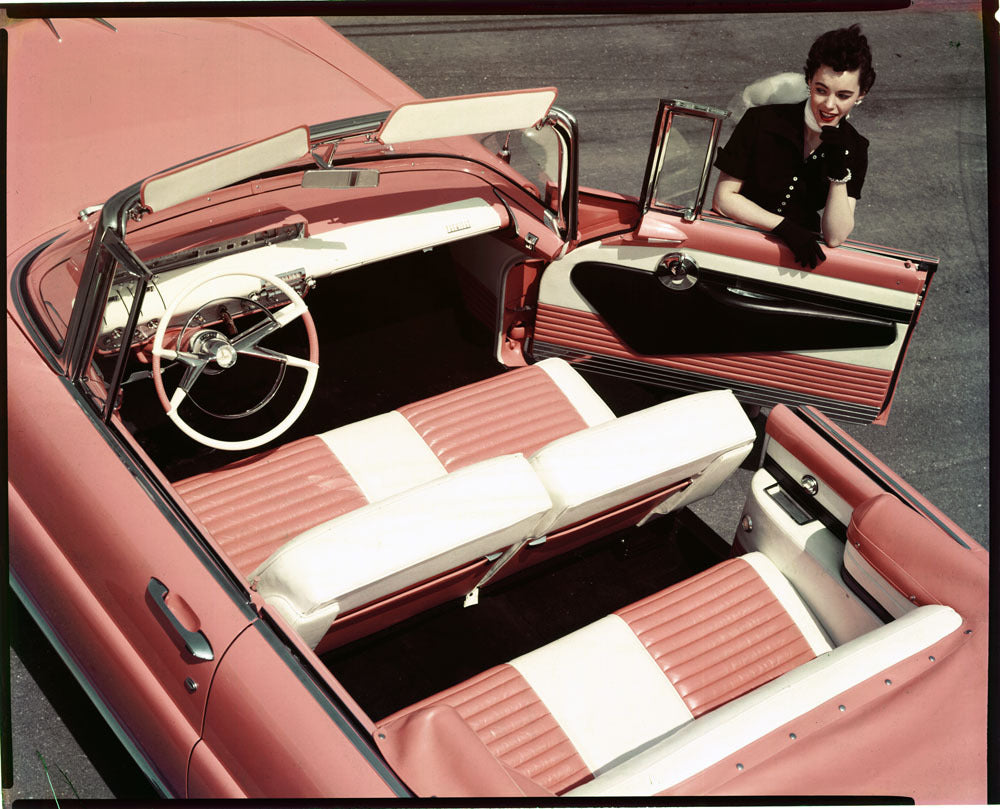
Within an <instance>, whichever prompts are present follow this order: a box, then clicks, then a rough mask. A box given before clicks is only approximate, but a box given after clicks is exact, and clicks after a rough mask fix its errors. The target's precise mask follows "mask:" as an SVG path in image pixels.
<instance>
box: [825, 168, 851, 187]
mask: <svg viewBox="0 0 1000 809" xmlns="http://www.w3.org/2000/svg"><path fill="white" fill-rule="evenodd" d="M826 179H827V180H828V181H829V182H831V183H833V184H834V185H843V184H844V183H849V182H850V181H851V170H850V169H848V170H847V176H846V177H844V178H843V179H842V180H834V179H833V177H827V178H826Z"/></svg>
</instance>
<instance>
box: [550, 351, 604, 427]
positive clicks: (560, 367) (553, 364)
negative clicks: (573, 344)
mask: <svg viewBox="0 0 1000 809" xmlns="http://www.w3.org/2000/svg"><path fill="white" fill-rule="evenodd" d="M535 365H536V366H537V367H538V368H541V369H542V370H543V371H545V373H547V374H548V375H549V377H550V378H551V379H552V381H553V382H555V383H556V385H558V386H559V390H561V391H562V392H563V394H565V396H566V398H567V399H569V400H570V402H572V403H573V407H575V408H576V412H577V413H579V414H580V418H582V419H583V420H584V421H585V422H586V423H587V426H588V427H594V426H596V425H598V424H604V423H605V422H608V421H613V420H614V418H615V414H614V411H613V410H612V409H611V408H610V407H608V406H607V405H606V404H605V403H604V400H603V399H602V398H601V397H600V396H598V395H597V393H595V392H594V389H593V388H592V387H590V385H589V384H588V383H587V381H586V380H585V379H584V378H583V377H582V376H580V374H579V372H578V371H577V370H576V369H575V368H574V367H573V366H572V365H570V364H569V363H568V362H566V360H564V359H561V358H560V357H549V358H548V359H545V360H542V361H541V362H537V363H535Z"/></svg>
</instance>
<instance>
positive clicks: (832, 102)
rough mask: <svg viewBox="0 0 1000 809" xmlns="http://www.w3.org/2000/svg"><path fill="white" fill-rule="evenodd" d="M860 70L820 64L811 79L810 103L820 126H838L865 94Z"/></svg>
mask: <svg viewBox="0 0 1000 809" xmlns="http://www.w3.org/2000/svg"><path fill="white" fill-rule="evenodd" d="M860 72H861V71H860V70H845V71H841V72H839V73H838V72H837V71H835V70H834V69H833V68H832V67H830V66H829V65H820V67H819V70H817V71H816V72H815V73H813V76H812V78H811V79H810V80H809V104H810V105H811V106H812V111H813V115H815V116H816V121H817V122H818V123H819V125H820V126H837V125H838V124H839V123H840V121H841V119H842V118H844V117H846V115H847V113H849V112H850V111H851V109H852V108H853V107H854V105H855V104H857V103H858V102H859V101H860V100H861V99H862V98H864V94H863V93H862V92H861V85H860V83H859V82H858V75H859V73H860Z"/></svg>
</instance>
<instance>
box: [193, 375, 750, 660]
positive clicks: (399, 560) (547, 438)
mask: <svg viewBox="0 0 1000 809" xmlns="http://www.w3.org/2000/svg"><path fill="white" fill-rule="evenodd" d="M754 437H755V434H754V430H753V427H752V425H751V424H750V422H749V421H748V420H747V418H746V416H745V415H744V413H743V410H742V408H741V407H740V405H739V403H738V402H737V401H736V399H735V398H734V397H733V395H732V393H730V392H729V391H710V392H707V393H700V394H694V395H692V396H686V397H683V398H681V399H677V400H674V401H671V402H665V403H663V404H661V405H657V406H655V407H651V408H648V409H646V410H641V411H638V412H636V413H631V414H628V415H626V416H623V417H620V418H616V417H615V416H614V414H613V412H612V411H611V410H610V409H609V408H608V407H607V405H606V404H605V403H604V402H603V401H602V400H601V399H600V397H598V396H597V394H596V393H594V391H593V390H592V389H591V388H590V386H589V385H587V383H586V382H585V381H584V380H583V378H582V377H581V376H580V375H579V374H578V373H577V372H576V371H575V370H574V369H573V368H572V367H571V366H570V365H569V364H568V363H566V362H565V361H563V360H561V359H548V360H544V361H543V362H540V363H538V364H536V365H533V366H529V367H526V368H522V369H518V370H515V371H510V372H507V373H505V374H502V375H501V376H499V377H495V378H492V379H488V380H485V381H483V382H479V383H474V384H472V385H467V386H465V387H463V388H459V389H457V390H454V391H450V392H448V393H445V394H442V395H440V396H436V397H433V398H430V399H426V400H423V401H421V402H417V403H415V404H411V405H407V406H406V407H402V408H399V409H398V410H395V411H392V412H390V413H385V414H382V415H380V416H375V417H374V418H370V419H366V420H364V421H360V422H356V423H354V424H350V425H347V426H345V427H340V428H338V429H335V430H331V431H329V432H327V433H324V434H323V435H320V436H314V437H311V438H307V439H303V440H301V441H298V442H295V443H293V444H290V445H287V446H286V447H283V448H281V449H279V450H276V451H274V452H271V453H265V454H263V455H261V456H258V457H257V458H255V459H251V460H249V461H245V462H242V463H240V464H236V465H234V466H232V467H229V468H226V469H223V470H219V471H217V472H213V473H208V474H207V475H200V476H198V477H195V478H190V479H188V480H186V481H182V482H180V483H177V484H175V487H176V488H177V490H178V491H179V492H180V493H181V495H182V497H184V499H185V500H186V501H187V502H188V504H189V505H190V506H191V507H192V509H193V510H194V511H195V512H196V513H197V514H198V516H199V517H200V518H201V520H202V522H204V523H205V525H206V526H207V527H208V528H209V530H210V531H211V532H212V534H213V536H215V538H216V539H217V540H218V541H219V542H221V543H222V545H223V547H224V549H225V550H226V551H227V553H228V554H229V555H230V556H231V557H232V558H233V559H234V561H235V562H236V563H237V565H238V566H239V567H240V569H241V570H242V571H243V572H244V573H245V574H246V575H248V577H249V578H251V579H252V580H253V581H254V582H255V583H256V586H257V588H258V591H259V592H261V594H262V595H264V596H265V598H266V599H268V600H269V601H270V602H272V603H274V604H275V605H276V606H277V605H279V604H280V605H281V607H280V608H281V609H282V612H283V613H284V614H285V617H286V618H288V619H289V620H291V621H292V623H293V626H295V627H296V628H298V629H299V631H300V632H302V633H303V635H304V637H306V636H307V637H308V639H309V641H310V642H311V643H313V644H314V645H315V643H316V642H317V641H318V640H319V638H320V637H321V636H322V633H321V632H320V628H321V625H322V624H323V623H324V622H325V623H326V627H327V628H329V626H330V624H331V622H332V621H333V620H334V619H335V618H336V617H337V616H338V615H339V614H341V613H342V612H344V611H346V610H349V609H353V608H356V607H359V606H362V605H365V604H370V603H372V602H373V601H376V600H378V599H380V598H383V597H385V596H386V595H388V594H390V593H393V592H396V591H399V590H401V589H403V588H406V587H410V586H412V585H416V584H418V583H419V582H421V581H423V580H426V579H429V578H432V577H435V576H438V575H441V574H443V573H446V572H447V571H449V570H452V569H454V568H455V567H456V566H458V565H460V564H463V563H467V562H470V561H472V560H475V559H477V558H482V557H483V556H485V555H488V554H492V553H496V552H498V551H501V550H503V549H505V548H511V547H514V546H516V544H517V543H519V542H522V541H526V540H533V539H539V540H540V539H541V538H543V537H546V536H551V535H552V534H553V533H554V532H561V531H567V530H571V529H572V527H573V526H576V525H579V524H581V523H583V522H585V521H588V520H591V519H592V518H594V517H595V516H598V515H602V514H606V513H608V512H612V511H613V510H614V509H616V508H617V507H620V506H623V505H625V504H629V503H633V502H636V501H638V502H640V504H641V513H638V514H635V515H629V519H630V520H631V522H632V523H634V522H636V521H638V520H640V519H642V518H644V517H646V516H647V515H648V514H649V513H650V512H651V511H652V510H654V509H655V510H657V511H659V512H662V511H666V510H672V509H674V508H678V507H679V506H681V505H683V504H684V503H686V502H689V501H690V500H692V499H694V498H696V497H702V496H705V495H707V494H710V493H711V492H712V491H714V490H715V488H717V487H718V485H719V484H720V483H721V482H722V481H723V480H724V479H725V478H726V477H728V475H729V474H730V473H731V472H732V471H733V470H734V469H735V468H736V467H737V466H738V465H739V463H740V462H741V461H742V460H743V458H745V457H746V455H747V454H748V452H749V451H750V448H751V446H752V444H753V440H754ZM504 458H506V459H507V460H502V459H504ZM490 464H494V465H493V466H490ZM484 465H485V466H484ZM498 470H500V471H498ZM491 474H492V475H496V477H495V478H491ZM459 475H461V477H459V478H458V479H457V480H456V481H455V482H452V481H451V480H450V479H451V478H452V477H455V476H459ZM469 481H474V483H469V485H465V483H468V482H469ZM677 484H681V485H677ZM508 486H510V487H511V488H510V491H511V492H521V493H523V494H524V498H525V501H524V504H523V505H525V511H524V514H521V512H520V511H519V510H518V509H519V508H520V505H522V504H521V503H518V507H517V508H513V509H512V511H511V512H510V513H511V514H512V515H520V516H517V517H516V518H514V517H512V522H511V524H510V525H508V526H503V525H499V524H498V523H496V522H495V521H494V522H489V521H487V522H484V523H480V522H477V521H476V520H475V519H470V520H462V519H459V520H457V521H454V522H453V524H452V523H449V525H448V527H447V528H442V529H441V530H438V531H436V530H435V528H434V525H433V519H434V518H436V519H440V520H446V521H447V520H450V519H451V516H453V515H458V516H459V517H461V515H464V514H466V513H468V514H474V513H478V511H479V510H480V509H481V508H483V506H484V505H486V506H488V505H489V501H491V500H494V501H495V500H497V498H499V497H506V496H507V492H506V491H505V487H508ZM678 490H680V491H678ZM539 492H541V493H544V495H545V497H546V503H545V505H544V507H541V506H539V503H540V500H539V498H537V497H536V495H537V494H538V493H539ZM657 492H664V495H663V496H662V497H659V498H658V499H657V498H656V497H655V495H656V493H657ZM651 495H652V496H654V497H653V501H652V502H649V503H647V502H646V501H645V500H644V498H649V497H650V496H651ZM668 495H670V496H669V497H668ZM514 500H517V497H514ZM482 501H485V503H484V502H482ZM536 507H538V513H537V514H534V517H529V516H528V515H529V513H533V512H532V509H534V508H536ZM449 511H450V512H453V515H449V514H448V512H449ZM496 516H497V515H496V514H493V517H496ZM411 521H412V524H411ZM345 560H347V562H349V563H345ZM403 560H405V561H403ZM348 568H350V570H348ZM319 571H326V573H324V574H323V575H320V573H319ZM317 633H318V634H317Z"/></svg>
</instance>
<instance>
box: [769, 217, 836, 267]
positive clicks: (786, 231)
mask: <svg viewBox="0 0 1000 809" xmlns="http://www.w3.org/2000/svg"><path fill="white" fill-rule="evenodd" d="M771 233H773V234H774V235H775V236H777V237H778V238H779V239H781V241H783V242H784V243H785V244H787V245H788V246H789V247H790V248H792V253H793V254H794V255H795V260H796V261H797V262H798V263H799V264H800V265H802V266H803V267H809V269H814V268H815V267H816V265H817V264H819V263H820V262H821V261H825V260H826V254H825V253H824V252H823V251H822V250H821V249H820V246H819V242H818V241H817V240H816V236H815V235H814V234H812V233H810V232H809V231H808V230H806V229H805V228H804V227H802V225H799V224H797V223H795V222H793V221H792V220H791V219H788V218H785V219H782V220H781V221H780V222H779V223H778V224H777V226H776V227H775V228H774V229H773V230H772V231H771Z"/></svg>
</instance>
